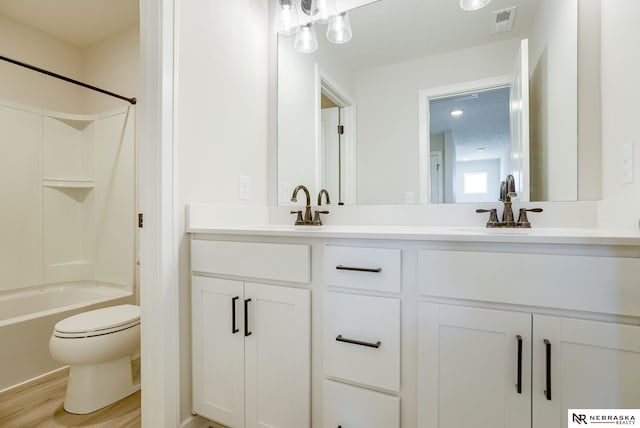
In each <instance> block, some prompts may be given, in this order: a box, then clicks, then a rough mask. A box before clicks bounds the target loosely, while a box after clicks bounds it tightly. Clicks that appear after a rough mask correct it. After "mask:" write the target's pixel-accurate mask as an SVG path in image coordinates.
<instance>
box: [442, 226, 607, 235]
mask: <svg viewBox="0 0 640 428" xmlns="http://www.w3.org/2000/svg"><path fill="white" fill-rule="evenodd" d="M449 230H451V231H453V232H456V233H467V234H471V235H515V236H518V235H520V236H524V235H534V236H598V235H600V232H599V231H597V230H594V229H570V228H560V227H559V228H553V227H544V228H535V227H534V228H531V229H525V228H517V227H513V228H511V227H504V228H502V227H495V228H492V227H455V228H450V229H449Z"/></svg>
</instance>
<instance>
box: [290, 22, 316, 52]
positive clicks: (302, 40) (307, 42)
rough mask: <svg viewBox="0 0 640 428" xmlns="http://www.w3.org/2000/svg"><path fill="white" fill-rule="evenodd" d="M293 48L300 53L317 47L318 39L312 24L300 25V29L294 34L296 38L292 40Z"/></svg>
mask: <svg viewBox="0 0 640 428" xmlns="http://www.w3.org/2000/svg"><path fill="white" fill-rule="evenodd" d="M293 48H294V49H295V50H296V51H298V52H302V53H311V52H315V51H316V49H318V39H317V37H316V29H315V28H313V24H306V25H303V26H302V27H300V31H298V33H297V34H296V39H295V41H294V42H293Z"/></svg>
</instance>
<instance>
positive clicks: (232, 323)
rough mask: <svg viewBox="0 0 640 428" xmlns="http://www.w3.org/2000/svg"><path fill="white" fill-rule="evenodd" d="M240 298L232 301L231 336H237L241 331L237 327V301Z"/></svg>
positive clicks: (237, 297)
mask: <svg viewBox="0 0 640 428" xmlns="http://www.w3.org/2000/svg"><path fill="white" fill-rule="evenodd" d="M239 298H240V296H236V297H234V298H232V299H231V334H236V333H237V332H239V331H240V330H239V329H238V328H237V326H236V300H238V299H239Z"/></svg>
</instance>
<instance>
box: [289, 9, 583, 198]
mask: <svg viewBox="0 0 640 428" xmlns="http://www.w3.org/2000/svg"><path fill="white" fill-rule="evenodd" d="M514 7H515V9H513V8H514ZM505 16H506V19H507V20H510V21H511V24H512V28H511V30H509V31H502V32H496V30H497V29H498V28H500V27H501V26H502V25H503V24H504V23H501V22H498V23H496V21H501V20H503V19H505ZM350 20H351V26H352V31H353V38H352V40H351V41H350V42H349V43H347V44H343V45H334V44H331V43H329V42H328V41H327V40H326V37H324V32H326V25H322V24H315V25H316V31H317V33H318V41H319V48H318V50H317V51H316V52H315V53H313V54H300V53H298V52H295V51H294V50H293V47H292V45H293V38H292V37H291V36H279V39H278V40H279V41H278V203H279V205H291V202H290V201H289V199H290V197H291V195H290V191H291V189H292V188H293V187H295V186H296V185H298V184H305V185H306V186H308V187H309V188H310V190H311V191H312V192H313V193H314V194H317V192H318V191H319V190H320V189H321V188H329V191H330V193H331V196H332V200H333V201H338V200H339V201H341V202H344V203H347V204H350V203H358V204H405V203H418V202H427V203H428V202H430V200H429V199H426V200H425V199H424V198H423V197H422V196H421V195H422V193H424V190H422V189H423V188H428V187H429V183H428V182H426V181H425V179H424V178H421V176H424V174H423V173H422V172H421V164H420V163H421V162H422V163H428V162H429V159H428V157H429V155H428V151H427V152H426V153H424V152H423V151H421V148H420V139H421V138H422V137H421V135H422V136H423V134H424V133H425V132H428V131H425V130H424V129H420V128H421V125H420V124H421V119H420V117H419V105H418V104H419V100H418V98H419V93H420V91H424V90H430V89H433V88H438V87H445V86H446V87H455V85H457V84H464V83H469V82H473V81H478V80H486V79H492V78H498V77H500V78H506V77H509V76H511V75H512V74H513V70H514V64H515V63H516V57H517V55H518V50H519V49H520V42H521V40H522V39H529V44H528V46H529V50H528V59H529V69H528V73H529V80H530V83H529V91H530V101H529V107H530V115H529V116H530V117H529V121H530V132H529V134H530V137H531V144H530V147H531V150H532V152H531V155H530V158H529V162H530V169H531V170H532V171H536V174H537V177H538V178H537V179H536V180H534V179H533V177H532V179H531V182H530V187H531V189H530V190H531V192H530V195H531V200H576V194H577V160H576V153H577V136H576V134H577V103H576V99H577V95H576V94H577V60H576V52H577V0H563V1H562V2H557V1H554V0H511V1H509V0H493V1H492V2H491V3H490V4H489V5H488V6H487V7H485V8H483V9H480V10H478V11H473V12H467V11H463V10H462V9H460V7H459V5H458V2H457V1H451V0H436V1H422V0H393V1H392V0H380V1H377V2H375V3H372V4H369V5H366V6H364V7H360V8H358V9H355V10H352V11H350ZM321 82H324V84H321ZM323 88H325V89H323ZM326 88H328V89H326ZM321 94H324V95H325V96H327V97H328V98H329V99H331V100H332V101H333V102H335V103H336V104H337V105H338V106H339V107H343V108H341V109H340V112H339V114H338V117H339V121H340V124H341V125H344V132H345V133H344V134H343V135H342V136H341V137H340V141H339V143H338V144H339V146H338V148H337V149H336V148H335V147H334V148H331V147H325V144H324V142H323V140H324V139H325V136H326V134H327V133H328V132H333V125H327V124H326V123H324V122H323V119H322V112H321V108H320V99H321ZM345 100H346V101H345ZM349 100H350V102H349ZM343 110H344V111H343ZM423 128H424V127H423ZM426 129H429V128H428V127H427V128H426ZM330 144H333V143H330ZM534 150H535V153H534V152H533V151H534ZM336 153H337V154H336ZM329 158H331V159H335V158H337V159H338V162H339V163H338V165H326V164H325V160H326V159H329ZM332 174H337V179H336V178H332V177H331V175H332ZM428 177H429V176H428V175H427V178H426V180H427V181H428ZM502 179H504V177H502ZM335 183H339V184H335ZM330 187H331V188H330ZM495 199H497V197H496V198H495Z"/></svg>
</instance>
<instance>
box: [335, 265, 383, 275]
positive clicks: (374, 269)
mask: <svg viewBox="0 0 640 428" xmlns="http://www.w3.org/2000/svg"><path fill="white" fill-rule="evenodd" d="M336 269H338V270H353V271H356V272H373V273H378V272H382V268H362V267H353V266H342V265H338V266H336Z"/></svg>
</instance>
